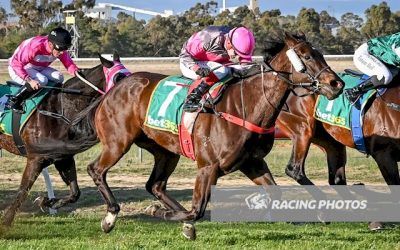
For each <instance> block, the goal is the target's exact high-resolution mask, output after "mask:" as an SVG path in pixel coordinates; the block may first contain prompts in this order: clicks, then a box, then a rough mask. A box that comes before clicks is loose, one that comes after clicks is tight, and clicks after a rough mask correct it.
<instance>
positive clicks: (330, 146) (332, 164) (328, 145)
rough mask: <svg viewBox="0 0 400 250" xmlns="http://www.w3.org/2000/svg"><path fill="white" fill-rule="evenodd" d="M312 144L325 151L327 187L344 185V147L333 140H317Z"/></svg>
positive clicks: (345, 156)
mask: <svg viewBox="0 0 400 250" xmlns="http://www.w3.org/2000/svg"><path fill="white" fill-rule="evenodd" d="M326 136H329V135H326ZM313 142H314V141H313ZM314 143H315V144H316V145H318V146H320V147H321V148H322V150H324V151H325V154H326V158H327V162H328V180H329V185H346V184H347V182H346V173H345V166H346V161H347V155H346V146H344V145H343V144H341V143H339V142H337V141H336V140H334V139H328V140H327V139H324V140H320V139H318V140H316V141H315V142H314Z"/></svg>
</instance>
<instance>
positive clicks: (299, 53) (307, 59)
mask: <svg viewBox="0 0 400 250" xmlns="http://www.w3.org/2000/svg"><path fill="white" fill-rule="evenodd" d="M273 44H274V45H273V46H272V47H270V48H268V49H267V51H266V52H267V53H268V52H271V51H274V52H276V50H277V49H278V51H279V53H273V54H275V55H274V56H273V57H270V58H271V60H270V61H269V64H270V65H271V66H272V68H273V70H275V71H276V72H279V73H280V74H281V75H283V76H287V77H286V78H287V79H286V80H287V81H286V82H287V83H289V85H290V88H291V89H292V90H293V89H295V88H296V87H303V88H306V89H308V90H310V91H311V93H317V94H322V95H325V96H326V97H327V98H328V99H330V100H332V99H335V98H336V97H337V96H339V95H340V94H341V92H342V91H343V87H344V82H343V81H342V80H341V79H340V77H339V76H338V75H337V74H336V73H335V72H334V71H333V70H332V69H331V68H330V67H329V66H328V64H327V63H326V61H325V59H324V57H323V55H322V54H321V53H320V52H319V51H318V50H317V49H315V48H314V47H313V46H312V45H311V44H310V43H309V42H308V41H307V40H306V37H305V35H304V34H303V33H301V34H297V35H292V34H289V33H286V32H285V35H284V39H283V41H280V42H278V41H274V42H273Z"/></svg>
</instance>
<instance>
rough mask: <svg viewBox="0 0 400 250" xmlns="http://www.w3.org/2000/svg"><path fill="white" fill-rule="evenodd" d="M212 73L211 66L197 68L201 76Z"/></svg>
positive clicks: (197, 72)
mask: <svg viewBox="0 0 400 250" xmlns="http://www.w3.org/2000/svg"><path fill="white" fill-rule="evenodd" d="M210 73H211V69H209V68H198V69H197V70H196V75H198V76H200V77H206V76H208V75H209V74H210Z"/></svg>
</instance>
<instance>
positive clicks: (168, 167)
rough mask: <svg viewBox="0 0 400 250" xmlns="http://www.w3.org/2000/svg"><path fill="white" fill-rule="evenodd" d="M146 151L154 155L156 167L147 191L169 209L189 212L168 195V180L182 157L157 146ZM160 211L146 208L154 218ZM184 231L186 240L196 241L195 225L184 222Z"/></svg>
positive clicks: (156, 206) (147, 185)
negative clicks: (156, 212)
mask: <svg viewBox="0 0 400 250" xmlns="http://www.w3.org/2000/svg"><path fill="white" fill-rule="evenodd" d="M146 149H147V150H148V151H149V152H150V153H152V154H153V155H154V167H153V171H152V172H151V175H150V177H149V180H148V181H147V183H146V190H147V191H148V192H149V193H151V194H152V195H154V197H156V198H157V199H158V200H159V201H161V203H162V204H163V205H164V206H165V207H166V208H167V209H169V210H176V211H187V210H186V208H184V207H183V206H182V205H181V204H180V203H179V202H178V201H176V200H175V199H174V198H173V197H171V196H170V195H168V194H167V193H166V189H167V181H168V178H169V177H170V175H171V174H172V173H173V172H174V170H175V168H176V165H177V164H178V161H179V157H180V156H179V155H176V154H173V153H171V152H169V151H167V150H165V149H164V148H162V147H160V146H158V145H156V144H154V145H151V146H150V147H147V148H146ZM158 209H160V208H159V206H158V205H151V206H149V207H148V208H146V213H147V214H149V215H152V216H153V215H154V213H155V211H156V210H158ZM182 230H183V231H182V234H183V236H184V237H185V238H187V239H190V240H194V239H196V228H195V227H194V223H192V222H184V223H183V228H182Z"/></svg>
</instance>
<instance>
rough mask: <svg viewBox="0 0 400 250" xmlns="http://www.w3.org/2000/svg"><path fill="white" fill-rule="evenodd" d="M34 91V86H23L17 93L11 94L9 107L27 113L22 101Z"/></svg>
mask: <svg viewBox="0 0 400 250" xmlns="http://www.w3.org/2000/svg"><path fill="white" fill-rule="evenodd" d="M32 92H33V91H32V88H29V87H27V86H26V85H24V86H22V87H21V88H20V89H19V91H18V92H17V93H16V94H15V95H10V97H9V99H8V104H7V107H8V108H11V109H12V110H14V111H15V112H18V113H22V114H23V113H25V111H24V107H23V106H22V103H23V102H24V101H25V99H27V98H28V97H29V96H31V94H32Z"/></svg>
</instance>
